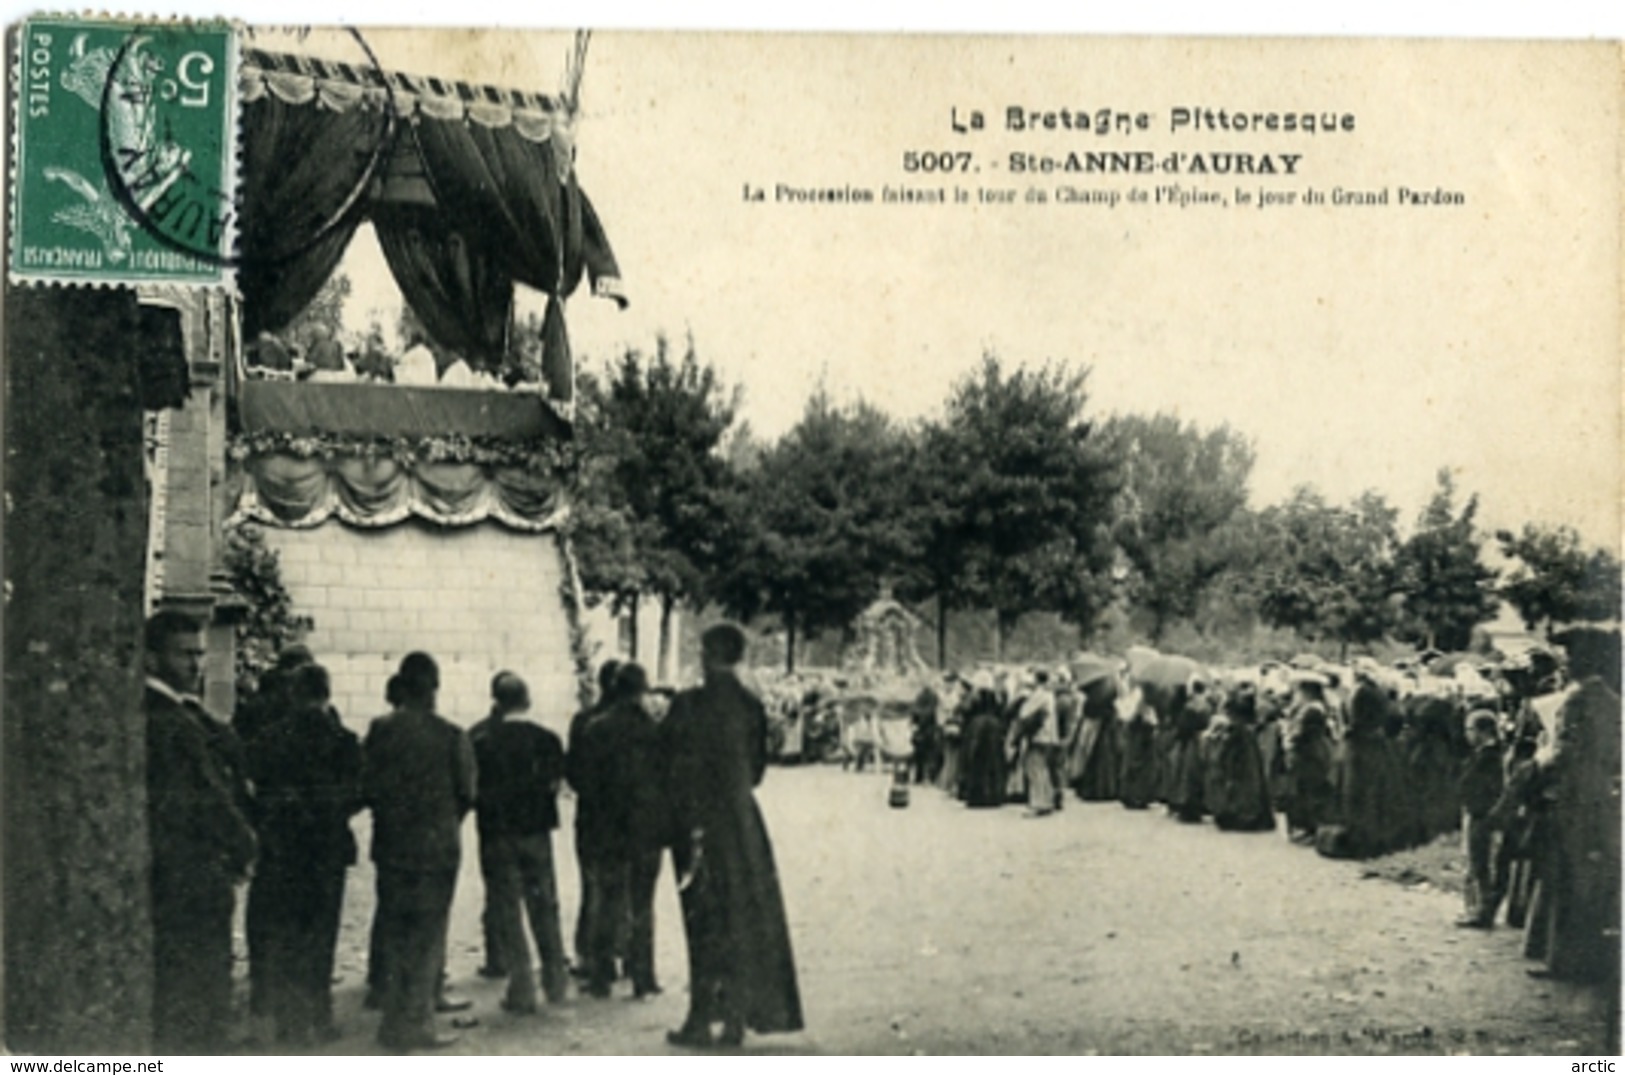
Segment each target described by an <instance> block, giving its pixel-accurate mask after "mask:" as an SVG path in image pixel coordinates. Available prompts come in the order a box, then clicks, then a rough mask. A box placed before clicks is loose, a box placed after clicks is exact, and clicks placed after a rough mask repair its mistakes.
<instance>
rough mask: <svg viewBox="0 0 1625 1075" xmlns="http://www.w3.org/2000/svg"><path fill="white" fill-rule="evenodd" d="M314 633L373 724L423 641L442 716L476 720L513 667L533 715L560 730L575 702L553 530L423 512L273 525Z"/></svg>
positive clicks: (349, 697)
mask: <svg viewBox="0 0 1625 1075" xmlns="http://www.w3.org/2000/svg"><path fill="white" fill-rule="evenodd" d="M266 542H267V544H268V545H270V546H271V547H272V548H274V549H276V550H277V551H278V553H279V554H280V557H281V563H282V578H283V582H284V583H285V584H286V585H287V587H288V590H289V592H290V594H291V595H292V597H293V601H294V605H295V611H297V612H298V613H300V614H302V615H308V616H310V617H312V618H313V619H314V620H315V621H316V627H315V630H314V631H313V632H312V633H311V635H310V637H309V639H308V642H309V644H310V647H311V649H312V650H313V651H314V652H315V654H316V659H317V660H318V661H319V662H321V663H322V664H323V665H325V666H326V667H327V669H328V671H329V672H330V673H331V674H332V677H333V702H334V705H336V706H337V707H338V709H339V712H340V713H341V714H342V715H343V717H344V721H345V723H346V724H347V725H348V726H350V727H351V728H353V729H355V730H356V731H357V732H364V731H365V730H366V727H367V724H368V722H369V721H370V720H371V719H372V718H373V717H375V716H378V715H379V714H380V713H383V712H384V711H385V710H386V708H387V707H386V705H385V703H384V685H385V683H386V682H387V681H388V679H389V677H390V675H391V674H392V673H393V672H394V671H395V669H396V668H397V667H398V666H399V664H400V660H401V657H402V656H404V655H405V654H407V653H410V652H411V651H413V650H424V651H427V652H428V653H430V654H431V655H432V656H433V657H434V658H435V660H436V661H437V662H438V663H439V665H440V680H441V686H440V702H439V708H440V712H441V714H442V715H444V716H445V717H447V718H448V719H450V720H453V721H455V722H456V723H458V724H461V725H463V726H465V727H467V726H468V725H471V724H473V723H474V722H475V721H477V720H479V719H481V718H482V717H484V716H485V714H486V712H487V711H488V709H489V708H490V681H491V677H492V675H494V674H495V673H496V672H497V671H499V670H502V669H511V670H512V671H515V672H517V673H519V674H520V675H521V676H523V677H525V679H526V681H527V682H529V684H530V688H531V696H532V698H533V700H534V709H533V712H532V716H533V718H534V719H537V720H540V721H541V722H542V723H544V724H546V725H547V726H548V727H550V728H553V729H554V730H556V731H558V732H559V733H560V734H561V735H562V734H563V732H564V729H565V728H566V726H567V725H568V723H569V718H570V714H571V713H573V712H574V711H575V709H576V684H575V668H574V664H573V662H572V659H571V653H570V633H569V620H568V618H567V616H566V612H565V604H564V600H565V599H564V597H563V593H562V586H563V583H564V578H565V569H564V561H563V556H562V554H561V552H560V550H559V546H558V542H557V541H556V539H555V538H554V536H553V535H551V534H525V533H519V532H517V531H513V530H509V529H507V528H506V527H503V526H501V525H500V524H498V523H495V522H485V523H481V524H479V525H477V526H470V527H459V528H456V529H441V528H439V527H434V526H431V525H429V524H427V523H422V522H418V521H413V522H408V523H403V524H401V525H398V526H392V527H388V528H385V529H382V530H360V529H355V528H352V527H349V526H345V525H344V524H343V523H340V522H338V521H337V520H331V521H329V522H327V523H325V524H323V525H322V526H319V527H316V528H314V529H311V530H276V529H270V528H267V530H266Z"/></svg>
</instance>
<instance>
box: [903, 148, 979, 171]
mask: <svg viewBox="0 0 1625 1075" xmlns="http://www.w3.org/2000/svg"><path fill="white" fill-rule="evenodd" d="M970 170H971V153H970V151H969V150H960V151H957V152H956V151H952V150H946V149H945V150H943V151H942V152H940V153H932V152H929V151H926V152H921V151H919V150H914V149H911V150H908V151H906V152H905V153H904V154H903V171H905V172H968V171H970Z"/></svg>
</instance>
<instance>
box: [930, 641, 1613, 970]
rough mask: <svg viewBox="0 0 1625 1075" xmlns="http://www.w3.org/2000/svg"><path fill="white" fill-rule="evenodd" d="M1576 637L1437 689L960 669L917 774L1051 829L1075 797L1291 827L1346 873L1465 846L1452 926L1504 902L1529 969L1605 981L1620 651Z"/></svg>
mask: <svg viewBox="0 0 1625 1075" xmlns="http://www.w3.org/2000/svg"><path fill="white" fill-rule="evenodd" d="M1563 641H1564V644H1565V645H1566V649H1567V661H1566V665H1565V664H1564V662H1562V661H1561V660H1560V659H1559V658H1558V657H1557V656H1555V655H1554V654H1553V653H1551V652H1549V651H1545V650H1541V651H1535V652H1533V653H1531V654H1529V655H1526V656H1525V657H1523V658H1522V659H1520V660H1517V661H1506V662H1496V663H1492V664H1486V665H1485V666H1484V667H1482V668H1472V667H1465V668H1464V670H1463V674H1462V675H1461V676H1459V677H1458V676H1451V677H1449V680H1448V685H1445V686H1442V687H1441V684H1444V683H1445V682H1446V681H1445V677H1443V676H1441V675H1436V674H1432V673H1430V672H1429V671H1428V669H1427V668H1425V667H1423V665H1422V664H1421V662H1414V663H1409V666H1408V667H1405V668H1401V669H1385V668H1381V667H1379V666H1377V665H1376V664H1375V663H1374V662H1371V661H1368V660H1366V661H1360V662H1357V663H1356V664H1354V665H1353V666H1350V667H1343V666H1337V665H1332V664H1330V663H1327V662H1321V661H1316V660H1309V659H1305V660H1302V661H1298V662H1294V663H1293V664H1291V665H1285V664H1273V663H1272V664H1266V665H1263V666H1261V667H1257V668H1250V669H1233V670H1229V671H1226V672H1221V673H1218V674H1215V673H1213V672H1211V671H1210V670H1208V669H1205V668H1203V667H1202V666H1200V665H1198V664H1197V663H1196V662H1194V661H1190V660H1188V659H1185V658H1181V657H1173V656H1167V655H1162V654H1156V653H1153V652H1150V651H1146V650H1140V651H1138V652H1135V651H1131V652H1130V654H1129V656H1128V658H1127V659H1126V660H1115V659H1109V658H1102V657H1098V656H1094V655H1088V654H1085V655H1083V656H1081V657H1080V658H1079V659H1077V660H1074V661H1071V662H1068V663H1066V664H1064V665H1061V666H1058V667H1033V668H1025V669H1014V670H1010V669H1006V670H1001V671H997V672H994V671H989V670H982V671H976V672H972V673H969V674H966V675H958V674H951V675H948V676H946V677H945V678H944V679H943V680H942V681H941V682H940V683H939V684H934V685H929V686H927V687H925V688H924V689H923V690H921V691H920V693H919V695H918V697H917V699H916V702H915V705H914V707H913V709H914V712H913V725H914V727H913V757H912V759H911V762H910V766H911V769H912V773H913V778H914V779H915V780H916V781H917V782H929V783H935V784H937V785H939V786H941V787H942V788H943V789H945V790H946V791H947V792H948V793H949V794H951V795H953V796H955V797H956V798H958V799H960V800H962V801H963V802H965V803H966V804H967V805H969V806H971V807H997V806H1002V805H1005V804H1010V803H1025V804H1026V806H1027V815H1028V816H1030V817H1035V818H1037V817H1045V816H1048V815H1050V814H1053V813H1054V812H1055V811H1057V810H1060V809H1061V808H1062V806H1063V804H1064V802H1065V800H1066V794H1065V792H1066V791H1067V790H1070V791H1071V793H1072V795H1073V796H1074V797H1075V798H1077V799H1079V800H1082V801H1085V802H1106V801H1110V802H1119V803H1121V804H1122V806H1124V807H1126V808H1129V809H1136V810H1139V809H1147V808H1149V807H1151V806H1153V805H1154V804H1162V805H1163V806H1164V807H1165V808H1166V810H1167V813H1168V814H1169V815H1170V816H1171V817H1173V818H1176V819H1178V820H1179V821H1181V822H1185V823H1193V824H1194V823H1200V822H1202V821H1204V820H1205V819H1208V818H1211V819H1212V821H1213V823H1214V827H1215V828H1216V829H1217V830H1219V831H1230V832H1250V831H1251V832H1256V831H1267V830H1274V829H1277V828H1278V827H1284V829H1285V831H1286V834H1287V836H1288V837H1289V838H1290V839H1292V840H1293V841H1294V842H1296V843H1300V844H1303V845H1305V846H1311V847H1314V848H1315V849H1316V850H1317V851H1318V852H1319V853H1320V854H1322V855H1325V856H1327V857H1332V858H1370V857H1374V856H1379V855H1383V854H1386V853H1389V852H1394V851H1399V850H1404V849H1408V848H1412V847H1417V846H1419V845H1422V844H1426V843H1429V842H1431V841H1433V840H1435V839H1437V838H1438V837H1440V836H1442V835H1444V834H1447V833H1454V832H1457V831H1458V830H1459V831H1460V832H1461V838H1462V841H1463V847H1464V848H1465V853H1466V859H1467V863H1466V871H1467V876H1466V885H1465V904H1466V906H1465V912H1464V914H1463V915H1462V916H1461V918H1460V919H1459V920H1458V923H1457V924H1458V925H1460V926H1463V927H1470V928H1478V929H1486V928H1490V927H1492V926H1493V924H1494V923H1495V921H1496V919H1497V915H1498V913H1499V912H1500V910H1501V909H1502V907H1503V906H1505V908H1506V915H1507V921H1508V924H1510V925H1513V926H1517V927H1524V928H1525V929H1526V942H1525V952H1526V954H1527V955H1528V956H1529V957H1531V958H1532V959H1537V960H1540V961H1541V964H1540V965H1539V966H1538V967H1534V968H1531V973H1532V974H1536V975H1538V976H1545V975H1550V976H1553V977H1558V978H1563V979H1570V980H1600V979H1602V978H1605V977H1606V976H1608V975H1609V974H1610V973H1611V972H1612V971H1613V970H1617V967H1616V962H1617V958H1618V956H1617V952H1618V947H1617V942H1618V899H1619V871H1620V865H1619V864H1620V846H1619V835H1620V834H1619V830H1620V800H1619V793H1620V744H1619V739H1620V636H1619V632H1618V629H1617V627H1610V628H1590V627H1586V628H1578V629H1574V630H1572V631H1570V632H1568V634H1567V635H1565V636H1564V639H1563ZM1441 670H1442V669H1441Z"/></svg>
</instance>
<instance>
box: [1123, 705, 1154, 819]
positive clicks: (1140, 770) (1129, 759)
mask: <svg viewBox="0 0 1625 1075" xmlns="http://www.w3.org/2000/svg"><path fill="white" fill-rule="evenodd" d="M1118 732H1119V737H1118V744H1119V746H1121V747H1122V767H1121V768H1120V769H1119V770H1118V780H1117V798H1118V800H1119V801H1121V802H1122V804H1123V806H1124V807H1126V808H1127V809H1129V810H1144V809H1145V808H1146V807H1148V806H1150V805H1151V800H1152V799H1153V798H1155V797H1156V793H1157V742H1156V736H1157V725H1156V711H1155V710H1153V709H1151V708H1150V707H1149V706H1147V705H1146V704H1145V702H1144V701H1143V700H1141V701H1140V702H1139V703H1137V704H1136V705H1135V707H1134V716H1133V717H1131V718H1130V719H1129V720H1128V721H1126V722H1124V723H1123V724H1122V725H1121V726H1120V727H1119V728H1118Z"/></svg>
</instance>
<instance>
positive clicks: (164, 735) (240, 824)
mask: <svg viewBox="0 0 1625 1075" xmlns="http://www.w3.org/2000/svg"><path fill="white" fill-rule="evenodd" d="M145 650H146V652H145V664H146V673H147V681H146V691H145V694H144V696H143V699H142V707H143V709H144V710H145V712H146V719H147V811H148V820H149V824H150V830H151V832H150V841H151V845H152V956H153V972H154V979H153V1044H154V1047H155V1048H156V1049H157V1051H158V1052H160V1053H217V1052H220V1051H221V1050H222V1049H223V1048H224V1046H225V1035H226V1021H227V1017H228V1016H229V1014H230V1011H231V915H232V906H233V885H235V883H236V882H237V881H238V880H239V879H241V878H242V877H243V875H244V874H245V873H246V872H247V870H248V867H249V865H250V864H251V863H252V862H253V860H254V855H255V851H256V841H255V836H254V830H253V828H252V827H250V824H249V821H248V819H247V818H246V817H245V816H244V814H243V811H242V809H241V803H240V801H239V797H238V796H237V795H236V794H235V793H234V791H233V787H232V778H231V775H230V774H229V773H228V772H227V771H226V769H225V767H224V765H223V764H222V759H221V755H220V753H219V751H218V750H217V749H216V746H215V740H216V739H217V738H219V737H221V736H230V735H231V734H232V733H231V730H230V729H229V728H227V727H226V726H225V725H223V724H221V723H220V722H219V721H217V720H215V718H214V717H212V716H210V715H209V714H208V712H206V711H205V710H204V708H203V703H202V702H200V701H199V700H198V698H197V695H196V693H195V692H196V691H197V689H198V686H199V684H200V681H201V679H202V673H203V656H204V648H203V625H202V624H200V623H199V622H198V621H197V620H195V619H193V618H192V617H190V616H187V615H185V614H184V613H181V612H176V611H171V610H166V611H163V612H159V613H157V614H156V615H154V616H153V617H152V618H151V619H149V620H148V621H147V625H146V637H145Z"/></svg>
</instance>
